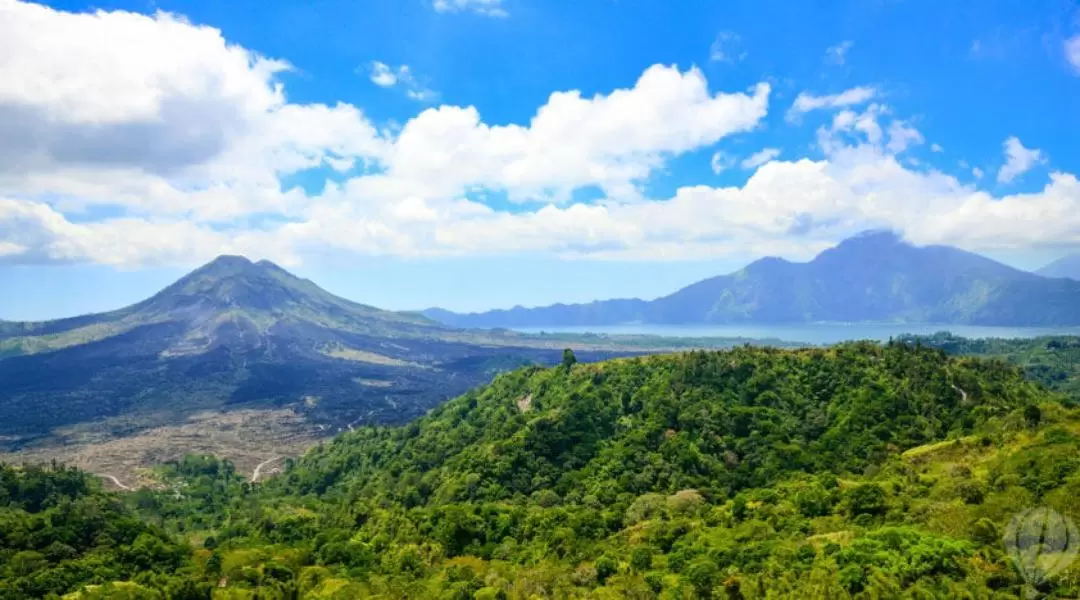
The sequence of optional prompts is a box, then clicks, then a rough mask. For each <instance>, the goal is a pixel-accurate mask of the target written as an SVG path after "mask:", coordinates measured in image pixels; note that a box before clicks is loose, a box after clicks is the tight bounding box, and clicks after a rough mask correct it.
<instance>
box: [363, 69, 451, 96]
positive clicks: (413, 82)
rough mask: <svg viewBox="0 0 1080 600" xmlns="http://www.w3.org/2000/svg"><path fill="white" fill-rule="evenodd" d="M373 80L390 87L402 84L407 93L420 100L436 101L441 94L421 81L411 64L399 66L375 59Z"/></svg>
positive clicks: (381, 85)
mask: <svg viewBox="0 0 1080 600" xmlns="http://www.w3.org/2000/svg"><path fill="white" fill-rule="evenodd" d="M370 78H371V82H372V83H374V84H375V85H377V86H379V87H384V88H390V87H394V86H397V85H401V87H402V88H404V89H405V95H406V96H408V97H409V98H412V99H413V100H418V101H420V102H434V101H435V100H437V99H438V97H439V95H438V94H437V93H436V92H435V91H434V90H432V89H429V88H428V87H427V86H425V85H424V84H423V83H421V82H420V81H419V80H418V79H417V78H416V76H415V75H413V72H412V69H410V68H409V65H400V66H398V67H397V68H394V67H391V66H390V65H388V64H386V63H384V62H379V61H377V60H376V61H373V62H372V63H371V69H370Z"/></svg>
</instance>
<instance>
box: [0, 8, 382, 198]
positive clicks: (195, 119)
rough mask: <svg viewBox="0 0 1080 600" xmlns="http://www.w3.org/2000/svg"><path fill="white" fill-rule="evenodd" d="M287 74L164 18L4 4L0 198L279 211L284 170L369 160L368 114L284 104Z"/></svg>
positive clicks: (203, 31)
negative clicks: (205, 202)
mask: <svg viewBox="0 0 1080 600" xmlns="http://www.w3.org/2000/svg"><path fill="white" fill-rule="evenodd" d="M288 68H289V66H288V64H287V63H285V62H284V61H280V60H274V59H268V58H265V57H262V56H260V55H258V54H256V53H253V52H251V51H248V50H246V49H244V48H241V47H239V46H236V45H233V44H229V43H228V42H226V40H225V39H224V38H223V37H222V36H221V33H220V31H218V30H216V29H212V28H208V27H202V26H195V25H192V24H190V23H188V22H187V21H186V20H185V19H183V18H180V17H177V16H174V15H171V14H167V13H158V14H156V15H154V16H146V15H140V14H135V13H129V12H124V11H113V12H105V11H98V12H95V13H66V12H62V11H57V10H53V9H51V8H47V7H44V6H39V5H35V4H27V3H23V2H14V1H11V0H8V1H4V2H0V81H3V82H4V84H3V85H2V86H0V140H3V141H2V143H0V194H6V195H9V196H10V195H14V194H23V195H47V196H51V197H60V198H61V199H67V200H68V201H70V202H72V203H77V202H87V203H106V204H118V205H124V206H131V207H136V208H139V209H143V210H147V211H154V212H181V213H185V212H190V211H192V210H193V208H194V207H195V205H197V204H198V202H195V203H194V204H192V203H189V202H188V196H189V195H190V194H194V195H204V196H205V195H224V196H228V197H229V200H227V201H224V203H225V204H230V203H231V204H233V205H235V207H236V210H235V211H231V214H233V215H237V214H242V213H244V212H248V211H250V210H254V209H257V208H259V207H260V206H259V205H260V203H261V202H262V201H263V200H269V202H270V205H271V206H274V207H279V206H280V205H281V204H282V202H283V198H282V197H281V195H280V193H279V192H273V193H271V194H270V196H275V197H273V198H270V197H268V195H267V193H266V190H271V189H276V187H277V186H278V177H279V176H280V175H282V174H285V173H290V172H295V171H298V170H302V169H306V168H311V167H317V166H320V165H323V164H324V163H326V161H329V160H337V161H343V160H362V161H371V162H372V163H374V162H377V160H378V157H379V155H380V154H381V152H382V151H383V149H384V147H385V141H384V140H383V139H381V137H380V135H379V134H378V133H377V132H376V130H375V128H374V127H373V126H372V125H371V124H370V123H369V122H368V120H367V119H366V118H365V116H364V114H363V112H362V111H360V110H359V109H357V108H356V107H354V106H351V105H345V104H338V105H336V106H333V107H331V106H326V105H321V104H310V105H299V104H290V103H288V102H287V101H286V98H285V94H284V88H283V87H282V85H281V84H280V82H278V81H277V79H276V76H277V75H278V74H279V73H281V72H282V71H284V70H287V69H288ZM338 164H340V162H339V163H338ZM249 200H250V201H252V202H253V203H248V201H249ZM219 202H220V201H218V200H215V201H214V203H215V204H216V203H219ZM196 210H198V209H196ZM213 210H214V211H218V212H222V211H221V210H220V209H219V208H214V209H213ZM224 212H230V211H224Z"/></svg>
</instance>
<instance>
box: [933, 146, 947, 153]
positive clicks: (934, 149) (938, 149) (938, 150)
mask: <svg viewBox="0 0 1080 600" xmlns="http://www.w3.org/2000/svg"><path fill="white" fill-rule="evenodd" d="M930 150H931V151H933V152H939V153H940V152H944V151H945V149H944V148H942V147H941V145H940V144H930Z"/></svg>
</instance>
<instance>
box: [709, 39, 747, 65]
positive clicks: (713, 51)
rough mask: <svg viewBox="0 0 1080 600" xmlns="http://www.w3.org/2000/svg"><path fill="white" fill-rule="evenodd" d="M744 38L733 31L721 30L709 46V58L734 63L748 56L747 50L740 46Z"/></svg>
mask: <svg viewBox="0 0 1080 600" xmlns="http://www.w3.org/2000/svg"><path fill="white" fill-rule="evenodd" d="M741 42H742V38H740V37H739V34H737V33H735V32H733V31H721V32H720V33H718V34H716V39H715V40H713V43H712V46H710V47H709V60H711V61H714V62H726V63H732V62H735V61H739V60H742V59H744V58H746V52H745V51H743V50H741V49H740V48H739V46H740V43H741Z"/></svg>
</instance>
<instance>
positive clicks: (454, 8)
mask: <svg viewBox="0 0 1080 600" xmlns="http://www.w3.org/2000/svg"><path fill="white" fill-rule="evenodd" d="M432 6H433V7H434V8H435V10H436V11H437V12H442V13H445V12H462V11H471V12H475V13H478V14H481V15H485V16H488V17H505V16H507V15H508V14H509V13H507V12H506V9H504V8H503V7H502V0H435V2H434V4H433V5H432Z"/></svg>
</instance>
